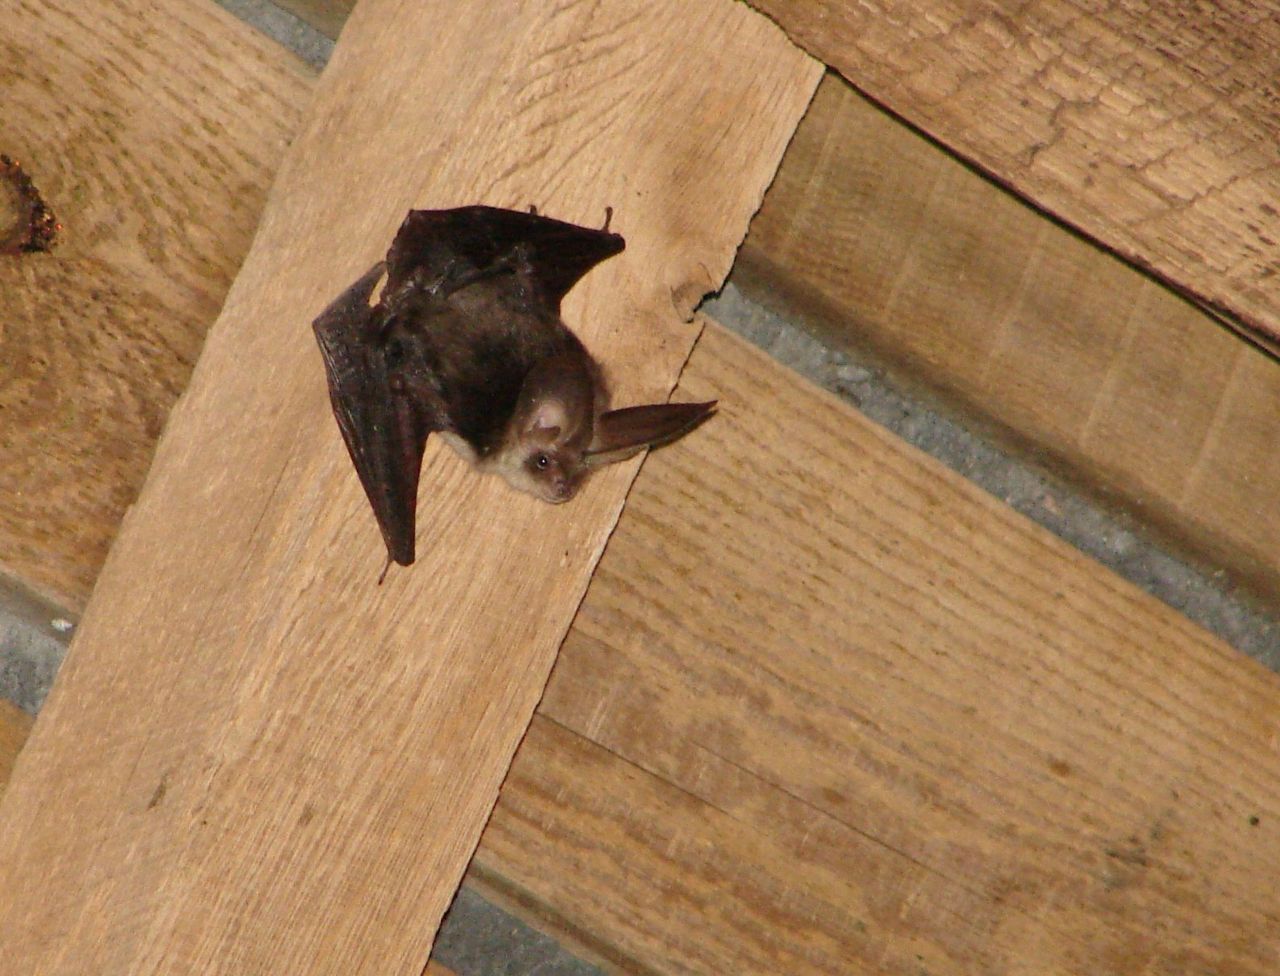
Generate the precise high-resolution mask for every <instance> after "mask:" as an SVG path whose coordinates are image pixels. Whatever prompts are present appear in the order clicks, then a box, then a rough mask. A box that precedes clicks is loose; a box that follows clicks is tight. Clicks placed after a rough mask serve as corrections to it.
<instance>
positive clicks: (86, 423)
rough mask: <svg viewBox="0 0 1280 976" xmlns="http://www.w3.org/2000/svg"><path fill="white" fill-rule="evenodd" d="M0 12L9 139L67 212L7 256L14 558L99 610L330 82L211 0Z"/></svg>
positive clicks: (1, 384)
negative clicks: (124, 532) (189, 388)
mask: <svg viewBox="0 0 1280 976" xmlns="http://www.w3.org/2000/svg"><path fill="white" fill-rule="evenodd" d="M0 21H3V23H4V29H3V30H2V31H0V91H3V92H4V111H3V112H0V153H7V154H8V155H10V156H13V157H15V158H17V159H19V160H20V161H21V162H22V163H23V165H24V167H25V169H26V170H27V172H28V174H29V175H30V176H31V177H32V178H33V180H34V181H35V183H36V186H37V187H38V189H39V190H40V192H41V194H42V195H43V196H44V198H45V199H46V201H47V202H48V203H49V205H50V206H51V207H52V208H53V211H54V214H55V215H56V216H57V218H58V220H59V221H61V223H62V231H61V233H60V234H59V241H58V244H57V246H56V248H55V250H54V251H53V252H52V253H51V254H33V255H22V256H10V257H0V569H2V570H4V571H5V572H8V573H10V574H12V575H14V576H16V577H18V578H20V579H22V580H23V581H24V582H25V583H26V584H27V585H29V586H31V587H32V588H34V589H37V590H40V591H41V592H43V593H44V594H45V595H46V596H49V597H51V598H53V599H54V600H56V601H57V602H59V603H61V604H63V605H64V606H67V607H70V608H73V609H75V610H80V609H82V608H83V606H84V603H85V600H86V599H87V597H88V593H89V589H90V588H91V587H92V585H93V581H94V579H95V578H96V577H97V574H98V570H99V569H100V568H101V565H102V561H103V559H104V558H105V556H106V551H107V547H108V546H109V544H110V541H111V539H112V538H113V537H114V536H115V532H116V529H117V527H118V526H119V523H120V519H121V517H122V516H123V514H124V511H125V509H126V508H127V507H128V506H129V505H130V504H131V503H132V502H133V500H134V498H135V496H136V495H137V492H138V489H139V488H140V487H141V485H142V479H143V476H144V475H145V473H146V470H147V464H148V463H149V462H150V459H151V455H152V452H153V451H154V449H155V442H156V438H157V437H158V436H159V434H160V429H161V427H162V426H163V425H164V421H165V417H166V416H167V415H168V412H169V408H170V406H171V405H172V404H173V401H174V400H175V399H176V398H177V396H178V394H179V393H180V392H181V391H182V389H183V388H184V387H185V386H186V383H187V378H188V376H189V374H190V371H191V367H192V364H193V363H194V362H195V359H196V355H197V353H198V352H199V349H200V343H201V342H202V341H203V339H204V334H205V330H206V329H207V328H208V326H209V323H210V322H212V321H213V319H214V317H215V316H216V315H217V312H218V309H219V308H220V307H221V305H222V299H223V296H224V294H225V293H226V290H227V287H228V286H229V285H230V283H231V279H232V277H233V276H234V275H235V272H236V269H237V268H239V266H240V262H241V260H242V259H243V257H244V255H245V253H246V251H247V250H248V247H249V242H250V240H251V239H252V237H253V232H254V228H255V227H256V226H257V223H258V217H259V215H260V214H261V211H262V205H263V202H264V200H265V199H266V191H267V187H268V186H269V185H270V182H271V178H272V176H273V175H274V173H275V170H276V167H277V166H278V165H279V162H280V159H281V157H282V156H283V154H284V149H285V146H286V144H287V142H288V140H289V139H290V138H292V136H293V134H294V133H295V132H296V131H297V127H298V123H299V121H300V120H301V116H302V110H303V109H304V107H305V106H306V103H307V100H308V98H309V94H310V89H311V81H310V75H309V73H308V71H307V69H305V68H304V67H303V66H302V65H301V64H300V63H298V62H297V61H296V59H295V58H293V57H292V56H291V55H289V54H287V53H285V52H284V51H282V50H281V49H280V48H279V47H278V46H277V45H275V44H273V43H272V42H270V41H269V40H267V39H266V38H264V37H261V36H259V35H258V34H256V33H255V32H254V31H252V30H251V29H249V28H248V27H246V26H245V25H244V24H241V23H239V22H238V21H236V20H235V19H234V18H233V17H231V15H230V14H228V13H226V12H225V11H223V10H222V9H220V8H218V7H216V6H215V5H213V4H212V3H197V4H193V3H186V2H181V0H161V2H159V3H143V2H140V0H114V2H112V3H92V4H85V3H79V2H76V0H39V2H34V0H33V2H27V0H0ZM157 23H161V24H163V28H162V29H159V30H157V29H156V24H157Z"/></svg>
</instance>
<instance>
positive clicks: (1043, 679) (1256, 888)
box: [477, 326, 1280, 976]
mask: <svg viewBox="0 0 1280 976" xmlns="http://www.w3.org/2000/svg"><path fill="white" fill-rule="evenodd" d="M679 394H680V395H682V396H685V397H690V398H696V397H705V396H718V397H720V398H721V399H720V403H721V411H720V413H719V415H718V416H717V418H716V420H715V421H714V422H713V423H711V424H708V425H706V427H704V428H703V429H702V431H700V437H699V438H697V439H696V440H695V439H689V440H688V441H686V442H682V443H679V444H675V445H673V446H671V447H670V448H667V449H664V450H662V451H660V452H657V453H655V454H654V455H652V456H651V457H650V458H649V459H648V460H647V461H646V462H645V466H644V469H643V470H642V472H641V474H640V477H639V478H638V479H637V481H636V484H635V486H634V489H633V491H632V493H631V496H630V498H629V500H628V504H627V508H626V510H625V512H624V513H623V517H622V519H621V520H620V522H619V525H618V529H617V531H616V532H615V534H614V536H613V538H612V539H611V540H610V543H609V548H608V551H607V553H606V554H605V557H604V559H603V560H602V561H601V563H600V566H599V568H598V570H597V572H596V575H595V577H594V579H593V580H592V584H591V588H590V590H589V591H588V594H587V597H586V599H585V601H584V602H583V605H582V608H581V610H580V611H579V614H578V616H577V618H576V620H575V622H574V626H573V629H572V631H571V632H570V635H569V637H568V639H567V640H566V642H565V645H564V647H563V649H562V651H561V655H560V658H559V661H558V662H557V665H556V668H555V671H554V673H553V676H552V680H551V683H550V685H549V687H548V690H547V695H546V697H545V699H544V701H543V703H542V705H541V707H540V709H539V716H540V717H539V719H538V721H536V722H535V724H534V727H533V729H532V731H531V732H530V735H529V737H528V738H527V739H526V741H525V743H524V746H523V748H522V749H521V751H520V753H519V755H518V757H517V759H516V762H515V764H514V766H513V767H512V770H511V774H510V777H509V778H508V781H507V783H506V786H505V787H504V791H503V798H502V802H501V803H500V804H499V806H498V808H497V810H496V811H495V814H494V817H493V819H492V821H491V822H490V825H489V828H488V830H487V831H486V833H485V837H484V842H483V844H482V845H481V848H480V851H479V852H478V855H477V862H478V865H479V871H480V872H481V876H482V877H484V878H486V879H490V880H492V881H493V882H494V883H495V884H497V885H499V886H503V887H505V888H506V889H507V890H508V891H509V892H511V894H512V895H513V897H517V898H520V899H522V900H523V901H524V903H525V904H526V905H527V906H529V908H530V910H531V911H532V912H533V913H535V914H538V913H541V914H542V915H543V916H544V917H545V918H548V919H552V920H557V919H561V920H566V922H565V924H564V927H565V928H575V929H576V930H577V931H578V932H580V933H587V934H590V933H595V934H597V935H603V934H605V933H608V934H609V936H610V937H611V939H612V940H613V941H612V942H611V944H610V945H609V946H604V947H600V946H597V951H599V952H600V953H601V954H602V955H611V957H612V958H613V959H614V960H615V961H616V962H618V963H619V964H621V967H622V968H623V969H624V970H626V971H634V972H645V973H664V974H665V973H743V974H746V973H760V974H766V973H768V974H773V973H779V972H785V973H791V974H818V973H824V974H827V973H852V972H859V973H860V972H867V973H872V972H874V973H893V974H904V976H905V974H918V973H920V972H929V973H936V974H942V973H955V974H966V976H967V974H972V973H992V974H1013V973H1017V974H1024V973H1025V974H1033V973H1034V974H1040V973H1079V974H1098V973H1138V972H1141V973H1150V974H1167V976H1174V974H1186V973H1191V972H1212V973H1215V974H1218V976H1244V974H1250V976H1255V974H1256V976H1263V974H1270V973H1274V972H1275V971H1276V967H1277V963H1278V962H1280V942H1277V941H1276V935H1275V934H1276V932H1277V931H1280V914H1278V913H1277V909H1276V905H1275V902H1274V899H1272V898H1270V897H1269V893H1270V892H1271V891H1272V890H1273V888H1274V883H1273V882H1274V878H1275V876H1276V873H1277V871H1278V870H1280V763H1278V762H1277V749H1278V748H1280V677H1278V676H1277V675H1275V674H1274V673H1272V672H1270V671H1267V670H1265V669H1263V668H1262V667H1260V666H1259V665H1257V664H1256V663H1254V662H1252V661H1251V660H1249V659H1248V658H1246V657H1244V656H1242V655H1240V654H1238V653H1236V652H1234V651H1232V650H1231V649H1230V648H1229V647H1227V646H1225V645H1224V644H1222V643H1221V642H1220V641H1218V640H1216V639H1214V638H1212V637H1210V636H1209V635H1207V634H1206V633H1204V632H1203V631H1201V630H1199V629H1197V628H1196V627H1194V626H1192V625H1191V624H1189V623H1188V622H1187V621H1186V620H1185V619H1183V618H1182V617H1180V616H1179V615H1177V614H1176V613H1174V612H1172V611H1171V610H1169V609H1168V608H1167V607H1165V606H1163V605H1162V604H1159V603H1157V602H1156V601H1155V600H1153V599H1152V598H1150V597H1148V596H1146V595H1145V594H1143V593H1141V592H1139V591H1138V590H1137V589H1135V588H1134V587H1133V586H1131V585H1129V584H1128V583H1125V582H1124V581H1122V580H1120V579H1118V578H1117V577H1115V576H1113V575H1111V574H1110V573H1107V572H1105V571H1103V570H1101V569H1100V568H1099V567H1098V566H1097V565H1096V564H1095V563H1093V562H1091V561H1090V560H1088V559H1087V558H1085V557H1083V556H1081V555H1080V554H1079V553H1077V552H1076V551H1075V550H1073V549H1071V548H1070V547H1069V546H1067V545H1066V544H1065V543H1063V542H1061V541H1060V540H1058V539H1056V538H1054V537H1052V536H1050V535H1049V534H1048V533H1047V532H1045V531H1044V530H1042V529H1040V528H1039V527H1037V526H1035V525H1034V524H1032V523H1030V522H1028V521H1026V520H1025V519H1023V518H1021V517H1020V516H1018V515H1016V514H1015V513H1013V512H1012V511H1011V510H1010V509H1008V508H1007V507H1006V506H1004V505H1002V504H1001V503H999V502H998V501H996V500H994V499H992V498H991V497H990V496H988V495H986V494H985V493H983V492H982V491H980V490H979V489H977V488H975V487H974V486H972V485H970V484H969V483H968V482H966V481H964V480H963V479H962V478H960V477H959V476H958V475H956V474H955V473H954V472H951V471H949V470H947V469H945V468H943V467H942V466H941V465H939V464H937V463H936V462H934V461H933V460H932V459H930V458H928V457H926V456H924V455H922V454H921V453H920V452H918V451H916V450H915V449H913V448H911V447H909V446H907V445H905V444H904V443H903V442H901V441H899V440H897V439H896V438H894V437H893V436H892V435H890V434H887V433H886V432H884V431H883V430H882V429H880V428H878V427H876V426H874V425H873V424H871V423H870V422H868V421H866V420H865V419H863V418H862V417H861V416H860V415H859V414H857V413H856V412H855V411H853V410H852V409H850V408H849V407H847V406H845V405H844V404H842V403H840V402H839V401H837V400H835V399H834V398H832V397H830V396H828V395H826V394H825V393H823V392H821V391H819V390H816V389H814V388H813V387H811V386H809V385H808V384H806V383H804V382H803V381H801V380H799V379H798V378H797V377H796V376H794V375H793V374H790V373H788V372H786V371H785V370H784V369H782V368H781V367H780V366H778V365H777V364H776V363H774V362H773V361H771V360H769V359H768V358H766V357H765V356H764V355H763V354H761V353H759V352H758V351H756V350H754V349H752V348H749V347H747V346H745V345H744V344H743V343H742V342H741V340H738V339H736V338H734V337H732V336H730V335H728V334H726V333H724V332H723V331H721V330H719V329H717V328H714V327H712V326H709V327H708V329H707V330H706V331H705V332H704V334H703V337H702V339H701V340H700V342H699V343H698V346H697V348H696V349H695V350H694V353H693V356H692V357H691V358H690V361H689V365H688V367H687V369H686V371H685V374H684V376H683V378H682V380H681V386H680V390H679ZM548 863H556V864H557V865H559V866H560V869H559V870H557V871H553V872H551V871H547V870H545V865H546V864H548ZM606 892H607V893H608V896H607V897H605V896H603V894H602V893H606Z"/></svg>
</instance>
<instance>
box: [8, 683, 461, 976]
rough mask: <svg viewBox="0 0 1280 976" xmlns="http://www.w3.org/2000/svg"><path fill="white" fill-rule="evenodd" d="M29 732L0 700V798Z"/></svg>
mask: <svg viewBox="0 0 1280 976" xmlns="http://www.w3.org/2000/svg"><path fill="white" fill-rule="evenodd" d="M30 732H31V716H29V715H28V714H27V713H26V712H24V711H22V710H21V709H19V708H17V707H15V706H14V705H11V704H10V703H9V702H7V701H4V700H3V699H0V796H2V795H3V794H4V788H5V786H7V785H8V783H9V774H10V773H12V772H13V764H14V763H15V762H16V761H17V758H18V753H19V752H20V751H21V749H22V745H23V743H24V742H26V741H27V736H28V735H29V734H30ZM423 976H454V972H453V970H452V969H449V968H448V967H446V966H442V965H440V963H438V962H436V961H435V960H434V959H432V960H431V961H430V962H428V963H427V968H426V971H425V973H424V974H423Z"/></svg>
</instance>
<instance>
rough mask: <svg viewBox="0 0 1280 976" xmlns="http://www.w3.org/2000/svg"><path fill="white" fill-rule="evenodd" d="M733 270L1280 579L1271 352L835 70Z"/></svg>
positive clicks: (997, 426)
mask: <svg viewBox="0 0 1280 976" xmlns="http://www.w3.org/2000/svg"><path fill="white" fill-rule="evenodd" d="M735 280H737V282H738V283H739V284H740V285H741V286H742V287H743V288H744V289H745V290H746V291H747V292H748V293H749V294H753V295H755V296H756V297H757V298H760V299H761V300H764V301H766V302H775V303H779V302H780V305H781V307H782V308H783V309H784V310H786V311H788V312H790V313H793V314H799V315H801V316H803V317H804V318H806V319H807V320H808V321H809V322H811V323H813V324H815V325H816V326H817V327H818V328H819V329H821V330H822V331H823V332H825V334H826V337H827V338H828V339H829V340H831V341H833V342H834V343H835V344H837V345H843V346H845V347H857V348H860V349H862V350H864V351H871V352H872V353H873V354H874V355H875V356H876V357H877V358H879V359H880V360H881V361H882V362H885V363H887V364H888V365H889V367H890V368H891V369H893V371H894V373H895V376H896V378H897V380H898V381H899V382H902V383H905V384H916V385H923V386H926V387H928V388H929V389H930V390H932V391H934V392H936V393H939V394H941V396H942V398H943V399H944V400H945V401H946V402H947V403H948V404H951V405H952V406H953V408H958V410H959V412H960V413H961V415H962V416H963V417H964V418H965V420H966V422H975V421H980V420H985V421H986V422H987V423H988V425H989V426H991V427H992V428H994V430H995V431H996V432H997V433H999V434H1001V435H1002V436H1003V437H1004V438H1005V440H1006V441H1012V442H1013V444H1014V446H1015V447H1016V448H1018V449H1020V450H1022V451H1024V452H1028V453H1030V454H1031V455H1032V456H1034V457H1036V458H1037V459H1038V460H1042V461H1046V462H1048V463H1049V464H1050V465H1052V466H1054V467H1056V468H1057V469H1058V470H1059V471H1061V472H1063V473H1065V474H1067V475H1068V476H1070V477H1072V478H1074V479H1075V480H1077V481H1079V482H1082V483H1084V484H1085V485H1086V486H1088V487H1089V488H1090V489H1091V490H1093V491H1094V492H1095V493H1097V494H1098V495H1099V496H1100V497H1101V498H1102V499H1103V501H1104V502H1105V503H1106V504H1108V505H1118V506H1119V507H1121V508H1122V509H1124V510H1126V511H1128V512H1129V513H1131V514H1133V515H1134V516H1136V517H1137V518H1138V519H1139V520H1141V522H1142V523H1143V524H1145V525H1147V526H1150V527H1154V528H1156V529H1158V530H1159V532H1160V533H1161V534H1162V535H1163V537H1164V538H1165V540H1167V541H1170V542H1172V543H1173V544H1174V545H1176V546H1177V547H1178V548H1180V549H1181V550H1182V551H1184V552H1186V553H1188V554H1189V555H1191V556H1193V557H1194V558H1197V559H1200V560H1201V561H1203V562H1205V563H1207V564H1208V565H1209V566H1210V567H1211V568H1212V569H1213V570H1215V571H1219V570H1220V571H1225V573H1226V575H1227V577H1228V578H1229V579H1230V580H1231V581H1232V582H1233V583H1239V584H1243V585H1245V586H1246V587H1248V588H1249V589H1251V590H1253V591H1254V592H1255V593H1258V594H1260V595H1262V596H1263V598H1264V599H1266V600H1268V601H1270V602H1275V600H1276V599H1277V598H1280V560H1277V555H1276V554H1277V553H1280V452H1277V451H1275V450H1272V449H1271V448H1270V447H1268V445H1275V444H1280V364H1278V363H1277V362H1276V361H1274V360H1272V359H1271V358H1270V357H1268V356H1267V355H1265V354H1264V353H1262V352H1260V351H1258V350H1257V349H1255V348H1253V347H1252V346H1250V345H1249V344H1248V343H1245V342H1242V341H1241V340H1239V339H1238V338H1237V337H1236V336H1234V335H1233V334H1231V333H1230V332H1228V331H1227V330H1225V329H1222V328H1220V327H1217V326H1216V325H1215V323H1214V322H1213V321H1212V320H1210V319H1209V318H1208V316H1206V315H1205V314H1204V313H1203V312H1200V311H1198V310H1197V309H1196V308H1195V307H1194V306H1193V305H1191V304H1190V303H1188V302H1186V301H1183V300H1182V299H1180V298H1178V297H1177V296H1175V295H1173V294H1172V293H1170V292H1169V291H1168V290H1167V289H1165V288H1163V287H1162V286H1160V285H1159V284H1157V283H1156V282H1154V281H1152V280H1151V279H1150V278H1148V277H1146V276H1144V275H1142V274H1140V273H1139V272H1137V271H1135V270H1133V269H1132V268H1130V267H1128V266H1127V265H1125V264H1124V263H1123V262H1122V261H1120V260H1118V259H1117V258H1115V257H1113V256H1111V255H1109V254H1106V253H1105V252H1103V251H1101V250H1099V249H1098V248H1096V247H1093V246H1092V245H1090V244H1089V243H1088V242H1086V241H1084V240H1082V239H1080V238H1079V237H1078V236H1076V235H1075V234H1072V233H1071V232H1069V231H1067V230H1065V229H1064V228H1061V227H1059V226H1056V225H1055V224H1053V223H1051V222H1049V221H1047V220H1045V219H1044V218H1043V216H1041V215H1040V214H1038V213H1036V212H1035V211H1033V210H1031V209H1030V208H1029V207H1027V206H1025V205H1024V204H1022V203H1021V202H1020V201H1018V200H1017V199H1016V198H1014V197H1013V196H1012V195H1010V194H1008V193H1006V192H1004V191H1003V190H1001V189H999V188H998V187H996V186H993V185H992V184H991V183H989V182H988V181H986V180H984V179H982V178H981V177H980V176H978V175H976V174H975V173H973V172H972V171H971V170H969V169H968V168H966V167H965V166H963V165H962V164H961V163H959V162H957V161H956V160H955V159H954V158H952V157H951V156H949V155H948V154H946V153H945V152H943V151H942V150H940V149H938V148H937V147H936V146H933V145H931V144H930V143H929V142H928V141H927V140H925V139H924V138H923V137H921V136H919V135H917V134H914V133H912V132H911V131H910V130H908V129H907V128H906V127H905V126H903V125H901V124H900V123H898V122H897V121H895V120H894V119H892V118H891V117H889V116H888V115H887V114H885V113H884V112H882V111H880V110H879V109H877V108H875V107H874V106H872V105H871V104H870V103H868V102H867V101H866V100H865V99H863V98H862V97H861V96H859V95H858V94H857V93H856V92H854V91H852V90H851V89H850V88H849V87H848V86H847V85H845V84H844V83H842V82H841V81H840V80H839V79H837V78H835V77H828V78H827V79H826V80H825V81H824V83H823V85H822V86H821V87H820V89H819V91H818V95H817V97H816V98H815V99H814V103H813V105H812V107H811V108H810V111H809V113H808V115H807V116H806V117H805V120H804V122H803V123H802V124H801V126H800V128H799V130H798V131H797V133H796V138H795V139H794V140H793V142H792V144H791V146H790V148H789V149H788V151H787V156H786V158H785V159H784V161H783V165H782V167H781V168H780V170H779V172H778V177H777V179H776V180H775V181H774V183H773V186H772V187H770V190H769V193H768V194H767V195H766V196H765V201H764V205H763V207H762V208H761V210H760V213H759V214H757V215H756V217H755V219H754V220H753V221H752V225H751V232H750V234H749V235H748V237H747V241H746V244H745V245H744V246H743V249H742V253H741V255H740V257H739V261H738V264H737V265H736V266H735Z"/></svg>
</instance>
